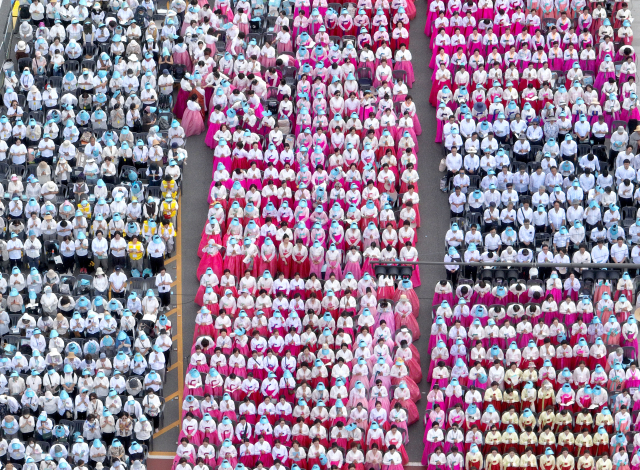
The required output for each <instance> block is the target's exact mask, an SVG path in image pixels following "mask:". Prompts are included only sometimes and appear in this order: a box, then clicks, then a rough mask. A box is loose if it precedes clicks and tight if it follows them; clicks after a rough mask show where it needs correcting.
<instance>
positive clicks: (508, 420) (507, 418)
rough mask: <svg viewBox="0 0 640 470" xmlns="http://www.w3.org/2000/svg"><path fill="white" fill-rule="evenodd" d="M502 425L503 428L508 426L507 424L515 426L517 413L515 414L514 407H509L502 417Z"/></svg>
mask: <svg viewBox="0 0 640 470" xmlns="http://www.w3.org/2000/svg"><path fill="white" fill-rule="evenodd" d="M502 424H503V426H508V425H509V424H513V425H514V426H515V425H516V424H518V413H516V409H515V407H513V406H510V407H509V409H508V410H507V411H506V412H505V413H504V414H503V415H502Z"/></svg>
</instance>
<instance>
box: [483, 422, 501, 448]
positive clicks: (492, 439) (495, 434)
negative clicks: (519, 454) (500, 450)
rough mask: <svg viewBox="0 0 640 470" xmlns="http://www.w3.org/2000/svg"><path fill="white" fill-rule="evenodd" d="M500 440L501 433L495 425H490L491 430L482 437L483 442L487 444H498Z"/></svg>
mask: <svg viewBox="0 0 640 470" xmlns="http://www.w3.org/2000/svg"><path fill="white" fill-rule="evenodd" d="M501 441H502V434H501V433H500V431H498V427H497V426H495V425H494V426H491V430H490V431H489V432H488V433H487V434H486V436H485V437H484V442H485V444H486V445H487V446H489V447H491V446H498V445H500V443H501Z"/></svg>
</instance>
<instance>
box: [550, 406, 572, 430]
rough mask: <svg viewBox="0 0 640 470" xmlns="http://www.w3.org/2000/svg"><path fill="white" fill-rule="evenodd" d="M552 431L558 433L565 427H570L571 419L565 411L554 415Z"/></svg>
mask: <svg viewBox="0 0 640 470" xmlns="http://www.w3.org/2000/svg"><path fill="white" fill-rule="evenodd" d="M553 423H554V424H553V429H555V430H557V431H560V430H561V429H563V428H564V427H565V426H569V427H573V426H572V424H573V423H572V417H571V415H570V414H569V412H568V411H567V410H561V411H560V413H556V419H555V420H554V422H553Z"/></svg>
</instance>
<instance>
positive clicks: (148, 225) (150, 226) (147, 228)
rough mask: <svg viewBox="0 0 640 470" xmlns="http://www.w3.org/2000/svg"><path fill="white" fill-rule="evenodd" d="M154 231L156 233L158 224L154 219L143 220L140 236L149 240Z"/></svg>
mask: <svg viewBox="0 0 640 470" xmlns="http://www.w3.org/2000/svg"><path fill="white" fill-rule="evenodd" d="M156 233H158V224H156V221H155V220H150V219H147V220H145V221H144V223H143V224H142V237H143V238H144V239H145V240H146V241H147V242H149V241H151V239H152V238H153V236H154V235H155V234H156Z"/></svg>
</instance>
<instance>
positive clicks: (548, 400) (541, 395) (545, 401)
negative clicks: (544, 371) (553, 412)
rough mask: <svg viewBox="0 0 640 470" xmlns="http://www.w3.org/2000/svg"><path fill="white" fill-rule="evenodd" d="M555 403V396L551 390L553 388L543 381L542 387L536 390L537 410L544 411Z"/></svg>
mask: <svg viewBox="0 0 640 470" xmlns="http://www.w3.org/2000/svg"><path fill="white" fill-rule="evenodd" d="M555 402H556V394H555V392H554V390H553V386H552V385H551V383H550V382H549V381H548V380H545V381H544V383H543V384H542V387H540V388H539V389H538V402H537V403H536V406H537V407H538V409H539V410H544V409H545V408H546V407H547V406H549V405H553V404H554V403H555Z"/></svg>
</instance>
